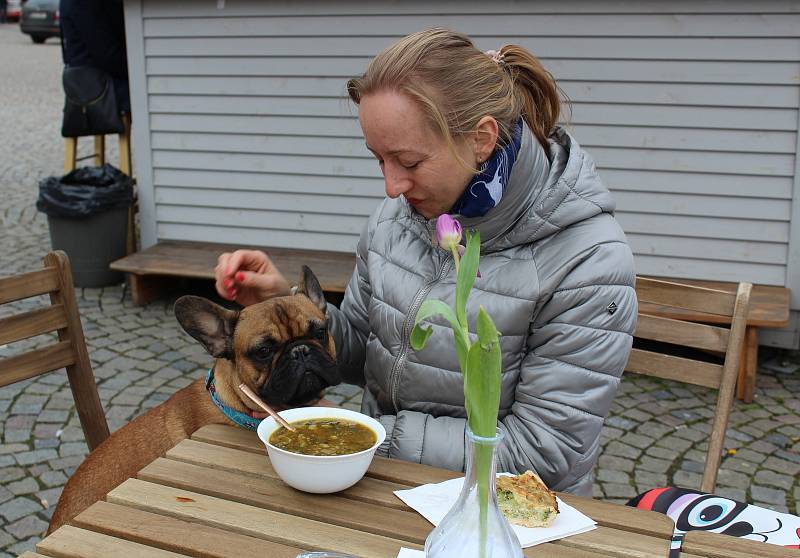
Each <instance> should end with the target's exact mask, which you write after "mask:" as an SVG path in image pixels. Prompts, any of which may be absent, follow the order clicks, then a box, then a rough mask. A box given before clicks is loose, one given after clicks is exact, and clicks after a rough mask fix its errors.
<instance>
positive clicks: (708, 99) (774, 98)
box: [147, 76, 800, 108]
mask: <svg viewBox="0 0 800 558" xmlns="http://www.w3.org/2000/svg"><path fill="white" fill-rule="evenodd" d="M345 81H346V80H345V79H344V78H341V77H317V76H310V77H292V78H289V77H286V76H275V77H246V76H245V77H243V76H233V77H214V76H211V77H208V76H153V77H150V78H149V79H148V82H147V83H148V91H149V92H150V93H170V94H194V95H228V94H230V95H263V94H264V92H265V91H269V92H270V93H271V94H273V95H282V96H283V95H302V96H311V97H316V96H323V97H330V96H341V95H344V93H345ZM559 85H560V86H561V87H562V89H563V90H564V91H565V92H566V93H567V95H568V96H569V98H570V99H572V100H573V101H576V102H596V103H636V104H667V105H673V104H679V105H712V106H728V107H732V106H735V107H756V108H797V106H798V99H799V98H800V94H799V93H798V89H797V86H795V85H769V84H766V85H734V84H717V83H713V84H697V83H689V84H677V83H666V82H665V83H663V84H662V83H639V82H620V83H614V82H607V81H606V82H587V81H570V80H562V81H560V82H559Z"/></svg>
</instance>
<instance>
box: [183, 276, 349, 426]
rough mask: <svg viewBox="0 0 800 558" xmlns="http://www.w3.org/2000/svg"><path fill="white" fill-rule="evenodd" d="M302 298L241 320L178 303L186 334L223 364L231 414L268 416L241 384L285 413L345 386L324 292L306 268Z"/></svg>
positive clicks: (222, 392) (193, 302)
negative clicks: (260, 413)
mask: <svg viewBox="0 0 800 558" xmlns="http://www.w3.org/2000/svg"><path fill="white" fill-rule="evenodd" d="M298 292H299V293H301V294H303V295H305V296H288V297H279V298H273V299H270V300H267V301H266V302H262V303H260V304H255V305H253V306H249V307H248V308H245V309H244V310H242V311H238V312H237V311H233V310H227V309H225V308H223V307H222V306H219V305H217V304H214V303H213V302H211V301H210V300H207V299H205V298H201V297H197V296H183V297H181V298H179V299H178V300H177V301H176V302H175V317H177V318H178V322H179V323H180V324H181V327H183V329H184V330H185V331H186V333H188V334H189V335H191V336H192V337H194V338H195V339H197V340H198V341H199V342H200V343H201V344H202V345H203V346H204V347H205V348H206V350H207V351H208V353H209V354H210V355H211V356H213V357H215V358H216V359H217V360H216V361H215V363H214V380H215V383H216V390H217V392H218V393H219V398H220V399H221V400H222V401H224V402H226V403H227V405H228V406H230V407H231V408H233V409H235V410H237V411H239V412H245V413H248V412H259V411H261V409H260V408H259V407H258V406H257V405H256V404H255V403H253V402H252V401H250V399H248V398H247V397H245V396H243V394H242V392H241V391H240V390H239V389H238V387H237V386H238V385H239V384H241V383H244V384H246V385H247V386H248V387H250V389H252V390H253V391H255V392H256V393H257V394H258V395H259V396H260V397H261V398H262V399H263V400H264V401H266V402H267V403H268V404H270V405H272V406H275V407H278V408H286V407H296V406H300V405H308V404H310V403H315V402H316V401H318V400H319V398H320V397H321V392H322V391H323V390H324V389H325V388H327V387H329V386H332V385H336V384H338V383H339V382H340V381H341V379H340V377H339V370H338V368H337V366H336V357H335V355H336V349H335V347H334V343H333V338H332V337H331V336H330V335H329V334H328V324H327V322H326V318H325V310H326V306H327V305H326V302H325V298H324V296H323V293H322V288H321V287H320V285H319V282H318V281H317V278H316V277H315V276H314V274H313V273H312V272H311V270H310V269H309V268H307V267H305V266H303V280H302V281H301V283H300V287H299V288H298Z"/></svg>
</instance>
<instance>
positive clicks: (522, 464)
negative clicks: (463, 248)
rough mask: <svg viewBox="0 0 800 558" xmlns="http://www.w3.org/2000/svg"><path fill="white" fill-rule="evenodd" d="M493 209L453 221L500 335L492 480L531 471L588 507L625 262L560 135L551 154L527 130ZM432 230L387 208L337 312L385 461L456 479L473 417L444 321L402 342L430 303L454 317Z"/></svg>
mask: <svg viewBox="0 0 800 558" xmlns="http://www.w3.org/2000/svg"><path fill="white" fill-rule="evenodd" d="M523 128H524V129H523V137H522V145H521V147H520V154H519V156H518V159H517V161H516V163H515V165H514V167H513V169H512V173H511V177H510V180H509V184H508V185H507V187H506V189H505V192H504V194H503V197H502V199H501V200H500V203H499V204H498V205H497V206H496V207H495V208H493V209H492V210H490V211H489V212H488V213H487V214H486V215H485V216H483V217H480V218H472V219H462V220H461V222H462V225H463V226H464V228H465V229H471V228H472V229H479V230H480V233H481V259H480V277H479V278H477V279H476V280H475V286H474V287H473V290H472V292H471V294H470V297H469V300H468V304H467V314H468V319H469V322H470V324H471V329H470V331H473V332H474V323H475V317H476V315H477V311H478V307H479V306H480V305H482V306H483V307H484V308H485V309H486V310H487V312H488V313H489V315H490V316H491V317H492V319H493V320H494V322H495V324H496V325H497V329H498V330H499V331H500V332H501V333H502V338H501V347H502V353H503V374H502V387H501V400H500V410H499V427H500V429H501V430H502V431H503V433H504V434H505V438H504V440H503V443H502V445H501V447H500V448H499V450H498V459H499V464H498V470H501V471H510V472H517V473H519V472H523V471H525V470H526V469H532V470H534V471H536V472H537V473H538V474H539V475H540V476H541V477H542V479H544V481H545V482H546V483H547V484H548V486H550V487H551V488H552V489H554V490H560V491H568V492H574V493H578V494H583V495H591V489H592V475H591V472H592V468H593V466H594V463H595V461H596V459H597V452H598V442H599V437H600V430H601V428H602V426H603V420H604V418H605V416H606V414H607V413H608V410H609V407H610V405H611V401H612V400H613V398H614V395H615V394H616V392H617V387H618V384H619V377H620V375H621V374H622V370H623V368H624V366H625V363H626V361H627V359H628V353H629V352H630V348H631V342H632V335H633V330H634V327H635V324H636V311H637V307H636V294H635V291H634V270H633V257H632V255H631V251H630V249H629V247H628V245H627V243H626V241H625V235H624V234H623V232H622V229H621V228H620V227H619V225H618V224H617V222H616V220H615V219H614V217H613V211H614V207H615V206H614V201H613V199H612V197H611V194H610V193H609V191H608V189H607V188H606V187H605V186H604V185H603V183H602V181H601V180H600V177H599V176H598V175H597V172H596V170H595V166H594V162H593V161H592V159H591V158H590V157H589V155H588V154H587V153H586V152H584V151H583V150H582V149H581V148H580V146H579V145H578V143H577V142H576V141H575V140H574V139H573V138H572V137H571V136H570V135H569V134H568V133H567V132H566V131H565V130H563V129H557V130H556V131H555V132H554V134H553V135H552V136H551V138H550V153H549V155H547V156H546V155H545V152H544V150H543V149H542V148H541V147H540V146H539V143H538V142H537V141H536V140H535V139H534V138H533V136H532V134H531V133H530V131H529V130H528V128H527V127H523ZM434 230H435V220H431V221H427V220H425V219H424V218H422V217H421V216H420V215H419V214H417V213H416V212H414V211H413V209H411V208H410V207H409V206H408V204H407V203H406V202H405V201H404V200H403V199H402V198H398V199H395V200H390V199H386V200H384V202H383V203H382V204H381V205H380V207H378V209H377V210H376V211H375V213H374V214H373V215H372V217H371V218H370V219H369V221H368V223H367V226H366V228H365V230H364V232H363V233H362V235H361V239H360V241H359V244H358V253H357V265H356V269H355V271H354V273H353V276H352V278H351V280H350V283H349V284H348V286H347V290H346V293H345V297H344V301H343V302H342V305H341V310H339V309H336V308H333V307H332V306H329V308H330V319H331V329H332V332H333V335H334V337H335V339H336V347H337V351H338V357H339V361H340V363H341V367H342V374H343V377H344V379H345V381H347V382H350V383H354V384H358V385H361V386H364V387H365V389H364V395H363V403H362V412H364V413H366V414H368V415H371V416H373V417H376V418H378V419H379V420H380V421H381V423H382V424H383V425H384V426H385V427H386V431H387V433H388V436H387V440H386V443H385V444H384V445H383V446H382V447H381V448H380V450H379V453H380V454H382V455H386V456H388V457H392V458H399V459H404V460H407V461H413V462H417V463H424V464H428V465H434V466H438V467H445V468H449V469H453V470H463V469H464V460H465V437H464V428H465V425H466V418H465V417H466V411H465V409H464V391H463V381H462V377H461V373H460V371H459V366H458V360H457V357H456V352H455V348H454V346H453V338H452V334H451V331H450V329H449V326H448V325H447V322H446V321H445V320H444V319H441V318H440V317H438V316H437V317H434V318H433V319H432V320H431V324H432V325H433V335H432V336H431V338H430V339H429V340H428V343H427V345H426V347H425V348H424V349H423V350H422V351H420V352H415V351H414V350H413V349H412V348H411V347H410V345H409V335H410V333H411V329H412V326H413V324H414V318H415V315H416V312H417V310H418V309H419V306H420V304H421V303H422V301H423V300H424V299H426V298H436V299H440V300H443V301H444V302H446V303H447V304H449V305H451V306H452V305H453V302H454V297H455V270H454V266H453V260H452V257H451V256H450V255H449V253H448V252H446V251H445V250H442V249H440V248H438V247H437V246H435V245H433V244H432V243H431V235H432V233H433V232H434Z"/></svg>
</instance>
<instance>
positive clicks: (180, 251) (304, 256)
mask: <svg viewBox="0 0 800 558" xmlns="http://www.w3.org/2000/svg"><path fill="white" fill-rule="evenodd" d="M241 248H248V247H247V246H242V245H228V244H216V243H211V242H188V241H180V240H162V241H160V242H158V243H157V244H155V245H154V246H151V247H150V248H146V249H144V250H141V251H139V252H136V253H135V254H131V255H129V256H126V257H124V258H122V259H119V260H117V261H115V262H112V263H111V269H114V270H117V271H122V272H124V273H127V274H128V281H129V285H130V289H131V296H132V297H133V302H134V304H136V305H143V304H147V303H148V302H151V301H153V300H155V299H156V298H158V297H159V296H160V295H161V294H162V293H163V291H164V289H165V288H166V287H167V286H168V280H169V278H176V277H182V278H191V279H213V278H214V267H215V266H216V265H217V258H218V257H219V255H220V254H222V253H223V252H233V251H234V250H238V249H241ZM249 248H254V249H257V250H264V251H265V252H267V254H269V257H270V258H271V259H272V261H273V262H274V263H275V265H276V266H278V269H280V270H281V272H282V273H283V274H284V275H285V276H286V279H287V280H288V281H289V282H290V283H292V282H296V281H299V279H300V276H301V273H302V270H301V266H303V265H307V266H308V267H310V268H311V270H312V271H313V272H314V274H315V275H316V276H317V279H319V282H320V285H321V286H322V290H323V291H325V293H326V295H329V296H332V298H333V299H334V300H332V302H336V300H335V299H336V298H339V299H341V297H342V295H343V293H344V289H345V287H346V286H347V282H348V281H350V276H351V275H352V274H353V268H354V267H355V265H356V257H355V254H354V253H340V252H323V251H321V250H295V249H290V248H265V247H249Z"/></svg>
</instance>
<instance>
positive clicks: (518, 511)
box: [496, 471, 558, 527]
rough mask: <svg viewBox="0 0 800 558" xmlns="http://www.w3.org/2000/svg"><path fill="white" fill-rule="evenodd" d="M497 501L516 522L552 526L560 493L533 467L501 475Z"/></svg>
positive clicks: (513, 521) (498, 479)
mask: <svg viewBox="0 0 800 558" xmlns="http://www.w3.org/2000/svg"><path fill="white" fill-rule="evenodd" d="M496 487H497V503H498V505H499V506H500V511H502V512H503V515H504V516H505V517H506V519H507V520H508V521H509V523H513V524H514V525H522V526H523V527H549V526H550V524H551V523H553V521H555V519H556V515H558V501H557V500H556V494H555V492H553V491H552V490H550V489H549V488H547V486H546V485H545V484H544V482H542V479H540V478H539V476H538V475H537V474H536V473H534V472H532V471H525V472H524V473H522V474H521V475H514V476H507V475H502V476H499V477H497V481H496Z"/></svg>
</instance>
